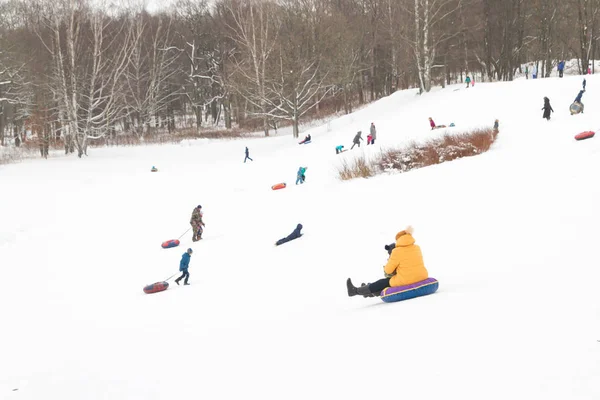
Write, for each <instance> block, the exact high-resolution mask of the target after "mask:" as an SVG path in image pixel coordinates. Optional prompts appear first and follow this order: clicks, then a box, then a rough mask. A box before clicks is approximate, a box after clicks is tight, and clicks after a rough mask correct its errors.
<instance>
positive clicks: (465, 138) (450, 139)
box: [338, 129, 498, 180]
mask: <svg viewBox="0 0 600 400" xmlns="http://www.w3.org/2000/svg"><path fill="white" fill-rule="evenodd" d="M497 136H498V131H494V130H493V129H476V130H473V131H470V132H466V133H461V134H458V135H448V134H447V135H444V136H443V137H442V138H439V139H433V140H429V141H427V142H425V143H412V144H410V145H409V146H407V147H405V148H403V149H388V150H383V151H382V152H381V154H380V155H379V156H378V157H377V158H376V159H375V160H373V161H372V162H370V163H369V162H368V161H367V160H366V159H365V157H364V156H362V157H359V158H355V159H354V160H353V162H352V163H349V162H347V161H346V160H344V161H343V164H342V166H341V167H340V168H339V169H338V173H339V177H340V179H342V180H348V179H354V178H359V177H362V178H368V177H370V176H373V175H375V174H377V173H382V172H390V171H400V172H406V171H410V170H411V169H415V168H423V167H427V166H429V165H435V164H441V163H443V162H446V161H452V160H456V159H457V158H463V157H470V156H474V155H477V154H481V153H484V152H486V151H488V150H489V149H490V147H491V146H492V144H493V143H494V141H495V140H496V138H497Z"/></svg>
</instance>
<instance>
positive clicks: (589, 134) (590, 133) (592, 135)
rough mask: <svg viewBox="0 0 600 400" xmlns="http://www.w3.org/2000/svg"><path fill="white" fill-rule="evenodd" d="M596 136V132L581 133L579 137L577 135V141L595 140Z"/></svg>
mask: <svg viewBox="0 0 600 400" xmlns="http://www.w3.org/2000/svg"><path fill="white" fill-rule="evenodd" d="M595 134H596V132H594V131H585V132H581V133H578V134H577V135H575V140H584V139H589V138H593V137H594V135H595Z"/></svg>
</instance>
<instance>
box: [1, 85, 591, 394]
mask: <svg viewBox="0 0 600 400" xmlns="http://www.w3.org/2000/svg"><path fill="white" fill-rule="evenodd" d="M582 79H583V78H582V77H581V76H566V77H565V78H563V79H558V78H549V79H542V80H531V79H530V80H525V79H520V80H518V81H515V82H505V83H477V84H476V85H475V86H474V87H472V88H469V89H465V88H463V85H454V86H450V87H447V88H445V89H438V90H436V91H434V92H432V93H430V94H428V95H425V96H416V95H415V91H414V90H411V91H404V92H398V93H396V94H394V95H392V96H390V97H387V98H384V99H382V100H380V101H378V102H376V103H374V104H372V105H370V106H368V107H365V108H363V109H361V110H359V111H357V112H356V113H354V114H351V115H348V116H344V117H341V118H339V119H336V120H334V121H331V122H329V123H328V124H326V125H324V126H319V127H314V128H312V129H311V130H310V131H305V132H302V136H304V135H305V134H308V133H311V134H312V137H313V142H312V143H311V144H309V145H302V146H300V145H298V144H297V141H296V140H294V139H293V138H291V136H285V135H280V136H279V137H273V138H267V139H262V138H261V139H245V140H230V141H211V140H198V141H196V142H185V143H182V144H181V145H172V146H147V147H144V146H142V147H134V148H119V149H101V150H97V149H92V151H91V152H90V157H87V158H84V159H82V160H80V159H77V158H76V157H70V158H53V159H50V160H34V161H27V162H23V163H20V164H15V165H8V166H2V167H1V168H0V187H1V189H2V191H1V195H0V213H1V214H0V218H1V219H0V266H1V271H2V277H3V281H4V287H3V289H2V290H1V291H0V310H1V313H0V315H1V317H2V322H1V329H0V399H10V400H13V399H23V400H24V399H28V400H29V399H36V400H39V399H60V400H81V399H86V400H88V399H90V400H92V399H93V400H96V399H110V400H116V399H119V400H120V399H127V400H132V399H144V400H154V399H165V400H166V399H364V398H375V397H380V396H386V397H390V398H398V399H461V400H470V399H473V400H481V399H486V400H492V399H499V400H500V399H502V400H505V399H509V398H510V399H544V400H553V399H556V400H559V399H560V400H564V399H582V400H583V399H586V400H589V399H598V398H600V342H599V341H598V340H600V291H599V290H598V281H599V279H600V271H599V270H598V267H599V265H600V263H599V261H598V258H599V250H598V248H599V247H598V226H600V213H599V212H598V208H597V204H598V202H599V201H600V186H599V185H598V172H599V171H600V138H593V139H590V140H586V141H581V142H577V141H575V140H574V139H573V136H574V135H575V134H577V133H579V132H581V131H584V130H597V129H598V128H600V126H599V125H600V118H599V117H598V115H599V114H598V111H597V110H598V109H599V107H600V90H597V88H598V85H599V84H600V79H598V77H597V76H592V77H587V87H588V91H587V92H586V93H585V95H584V96H583V102H584V104H585V106H586V113H585V114H582V115H576V116H571V115H570V114H569V112H568V107H569V104H570V103H571V102H572V101H573V99H574V98H575V96H576V95H577V93H578V91H579V89H580V87H581V81H582ZM543 96H548V97H549V98H550V100H551V104H552V106H553V108H554V110H555V113H554V114H553V117H552V120H551V121H550V122H547V121H546V120H543V119H542V111H541V110H540V109H541V107H542V105H543V100H542V99H543ZM430 116H431V117H433V119H434V120H435V121H436V123H438V124H446V125H448V124H449V123H450V122H454V123H455V124H456V125H457V127H456V128H453V129H455V130H456V131H460V130H461V129H463V128H465V129H467V128H472V127H478V126H485V127H489V126H491V125H492V124H493V122H494V119H496V118H498V119H499V120H500V135H499V138H498V141H497V143H496V144H495V145H494V146H493V148H492V150H491V151H490V152H488V153H485V154H483V155H481V156H477V157H471V158H467V159H461V160H457V161H453V162H449V163H444V164H441V165H437V166H433V167H428V168H423V169H420V170H415V171H411V172H409V173H405V174H391V175H380V176H377V177H375V178H372V179H367V180H365V179H359V180H354V181H349V182H341V181H339V180H338V179H337V168H338V166H339V165H340V163H341V161H342V159H343V158H349V159H352V158H353V157H354V156H356V155H358V154H361V153H363V152H364V153H365V154H366V155H370V154H376V153H378V152H379V151H380V149H382V148H388V147H391V146H400V145H402V144H403V143H407V142H410V141H412V140H426V139H428V138H431V137H432V136H433V135H439V134H442V133H443V132H439V131H436V132H432V131H430V129H429V124H428V121H427V118H428V117H430ZM371 122H375V124H376V126H377V128H378V140H377V144H376V145H375V146H369V147H366V146H365V144H364V143H363V145H362V146H361V147H360V149H357V148H355V149H354V150H353V151H352V152H346V153H343V154H342V155H336V154H335V151H334V147H335V146H336V145H338V144H344V145H345V146H347V147H349V146H350V145H351V140H352V137H353V136H354V134H355V132H356V131H357V130H362V131H363V133H364V135H363V137H364V138H365V140H366V132H367V131H368V128H369V124H370V123H371ZM449 131H452V130H449ZM245 146H248V147H249V149H250V156H251V157H252V158H253V159H254V162H250V161H249V162H247V163H246V164H244V163H243V162H242V161H243V158H244V147H245ZM152 165H155V166H156V167H158V168H159V172H158V173H151V172H150V167H151V166H152ZM299 166H306V167H308V170H307V175H306V176H307V182H306V184H304V185H300V186H296V185H294V181H295V174H296V171H297V169H298V167H299ZM278 182H286V183H287V184H288V187H287V188H286V189H284V190H279V191H272V190H271V189H270V187H271V185H273V184H275V183H278ZM197 204H201V205H202V206H203V210H204V219H205V222H206V230H205V235H204V237H205V240H203V241H201V242H198V243H193V244H192V242H191V233H187V234H185V235H184V237H183V238H182V244H181V246H179V247H177V248H173V249H168V250H164V249H162V248H161V247H160V243H161V242H162V241H165V240H168V239H174V238H177V237H178V236H179V235H181V234H182V233H183V232H184V231H185V230H186V229H187V228H188V227H189V225H188V221H189V218H190V214H191V212H192V209H193V208H194V207H195V206H196V205H197ZM297 223H302V224H303V225H304V233H305V235H304V236H303V237H302V238H300V239H298V240H295V241H292V242H290V243H287V244H285V245H283V246H281V247H275V246H274V245H273V244H274V242H275V241H276V240H277V239H279V238H281V237H283V236H286V235H288V234H289V233H290V232H291V231H292V230H293V229H294V227H295V226H296V224H297ZM408 224H411V225H413V226H414V228H415V233H414V237H415V239H416V240H417V243H418V244H420V245H421V248H422V251H423V254H424V258H425V263H426V266H427V268H428V270H429V273H430V275H431V276H433V277H435V278H437V279H438V280H439V281H440V289H439V291H438V292H437V293H436V294H434V295H431V296H427V297H423V298H418V299H413V300H409V301H405V302H400V303H394V304H385V303H383V302H381V300H379V299H363V298H361V297H353V298H348V297H347V294H346V288H345V280H346V278H347V277H352V278H353V280H354V282H357V283H360V282H370V281H374V280H376V279H379V278H380V277H382V266H383V265H384V264H385V262H386V259H387V253H386V251H385V250H384V248H383V246H384V245H385V244H387V243H391V242H392V241H393V240H394V236H395V234H396V232H398V231H399V230H402V229H403V228H404V227H405V226H406V225H408ZM188 247H192V248H193V249H194V254H193V256H192V260H191V264H190V273H191V278H190V281H191V286H186V287H183V286H176V285H173V286H172V287H171V288H169V289H168V290H167V291H165V292H162V293H158V294H153V295H146V294H144V293H143V292H142V288H143V287H144V285H146V284H149V283H152V282H156V281H160V280H163V279H166V278H167V277H169V276H170V275H172V274H175V273H176V272H177V270H178V265H179V260H180V257H181V254H182V253H183V252H184V251H185V249H186V248H188ZM171 282H172V281H171Z"/></svg>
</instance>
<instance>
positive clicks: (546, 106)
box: [542, 97, 554, 121]
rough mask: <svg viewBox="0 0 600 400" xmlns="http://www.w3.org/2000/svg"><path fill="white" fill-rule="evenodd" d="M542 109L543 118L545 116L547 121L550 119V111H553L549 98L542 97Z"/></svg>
mask: <svg viewBox="0 0 600 400" xmlns="http://www.w3.org/2000/svg"><path fill="white" fill-rule="evenodd" d="M542 110H544V115H543V118H546V119H547V120H548V121H550V112H554V110H553V109H552V106H551V105H550V99H549V98H547V97H544V107H542Z"/></svg>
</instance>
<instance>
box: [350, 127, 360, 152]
mask: <svg viewBox="0 0 600 400" xmlns="http://www.w3.org/2000/svg"><path fill="white" fill-rule="evenodd" d="M361 140H363V138H362V131H358V132H357V133H356V135H354V139H352V147H350V150H352V149H353V148H354V146H356V145H358V147H360V141H361Z"/></svg>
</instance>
